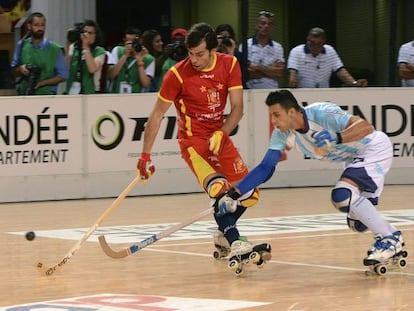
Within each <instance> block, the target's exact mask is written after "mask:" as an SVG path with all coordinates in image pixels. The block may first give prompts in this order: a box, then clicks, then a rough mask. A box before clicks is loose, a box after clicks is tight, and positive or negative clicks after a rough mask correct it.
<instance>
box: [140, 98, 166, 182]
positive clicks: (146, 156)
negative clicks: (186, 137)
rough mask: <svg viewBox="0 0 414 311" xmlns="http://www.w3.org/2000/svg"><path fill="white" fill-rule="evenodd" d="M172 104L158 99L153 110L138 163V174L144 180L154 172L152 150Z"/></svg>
mask: <svg viewBox="0 0 414 311" xmlns="http://www.w3.org/2000/svg"><path fill="white" fill-rule="evenodd" d="M170 105H171V103H170V102H166V101H164V100H162V99H161V98H159V97H158V99H157V101H156V102H155V106H154V109H153V110H152V112H151V114H150V116H149V118H148V121H147V125H146V127H145V132H144V142H143V147H142V152H141V156H140V158H139V159H138V162H137V173H138V174H139V175H140V176H141V179H142V180H147V179H148V178H150V177H151V174H152V173H153V172H154V170H155V168H154V166H151V165H150V164H151V149H152V146H153V145H154V142H155V138H156V137H157V134H158V131H159V129H160V125H161V121H162V118H163V117H164V114H165V113H166V112H167V110H168V108H169V107H170Z"/></svg>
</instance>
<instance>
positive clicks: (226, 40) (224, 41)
mask: <svg viewBox="0 0 414 311" xmlns="http://www.w3.org/2000/svg"><path fill="white" fill-rule="evenodd" d="M221 44H222V45H224V46H229V47H230V46H233V42H232V41H231V37H229V36H223V37H222V39H221Z"/></svg>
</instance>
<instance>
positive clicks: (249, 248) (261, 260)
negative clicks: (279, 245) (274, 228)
mask: <svg viewBox="0 0 414 311" xmlns="http://www.w3.org/2000/svg"><path fill="white" fill-rule="evenodd" d="M271 251H272V249H271V246H270V244H267V243H263V244H258V245H253V244H252V243H250V242H248V241H247V240H246V241H243V240H236V241H234V242H233V243H232V244H231V253H230V256H229V257H230V259H229V264H228V266H229V268H230V269H231V270H234V273H235V274H236V276H240V275H242V274H243V272H244V266H245V265H246V264H248V263H249V262H252V263H253V264H255V265H257V267H259V268H262V267H263V266H264V265H265V263H266V261H268V260H270V259H271V258H272V254H271Z"/></svg>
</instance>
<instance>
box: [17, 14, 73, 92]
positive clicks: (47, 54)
mask: <svg viewBox="0 0 414 311" xmlns="http://www.w3.org/2000/svg"><path fill="white" fill-rule="evenodd" d="M27 27H28V30H29V31H28V33H27V38H26V37H25V38H23V39H21V40H20V41H19V42H18V43H17V46H16V49H15V51H14V55H13V60H12V64H11V67H12V68H13V73H14V75H15V76H16V77H20V79H18V81H17V83H16V88H17V94H18V95H53V94H56V93H57V86H58V84H59V83H61V82H64V81H65V80H66V79H67V78H68V68H67V65H66V63H65V58H64V56H63V48H62V47H61V46H59V45H58V44H57V43H55V42H53V41H50V40H49V39H47V38H46V37H45V36H44V35H45V30H46V17H45V16H44V15H43V14H42V13H40V12H35V13H32V14H31V15H30V16H29V18H28V20H27Z"/></svg>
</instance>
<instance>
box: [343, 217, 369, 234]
mask: <svg viewBox="0 0 414 311" xmlns="http://www.w3.org/2000/svg"><path fill="white" fill-rule="evenodd" d="M346 223H347V224H348V227H349V229H351V230H352V231H355V232H365V231H367V230H368V228H367V226H365V225H364V224H363V223H362V222H361V221H359V220H357V219H352V218H350V217H349V216H347V217H346Z"/></svg>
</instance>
